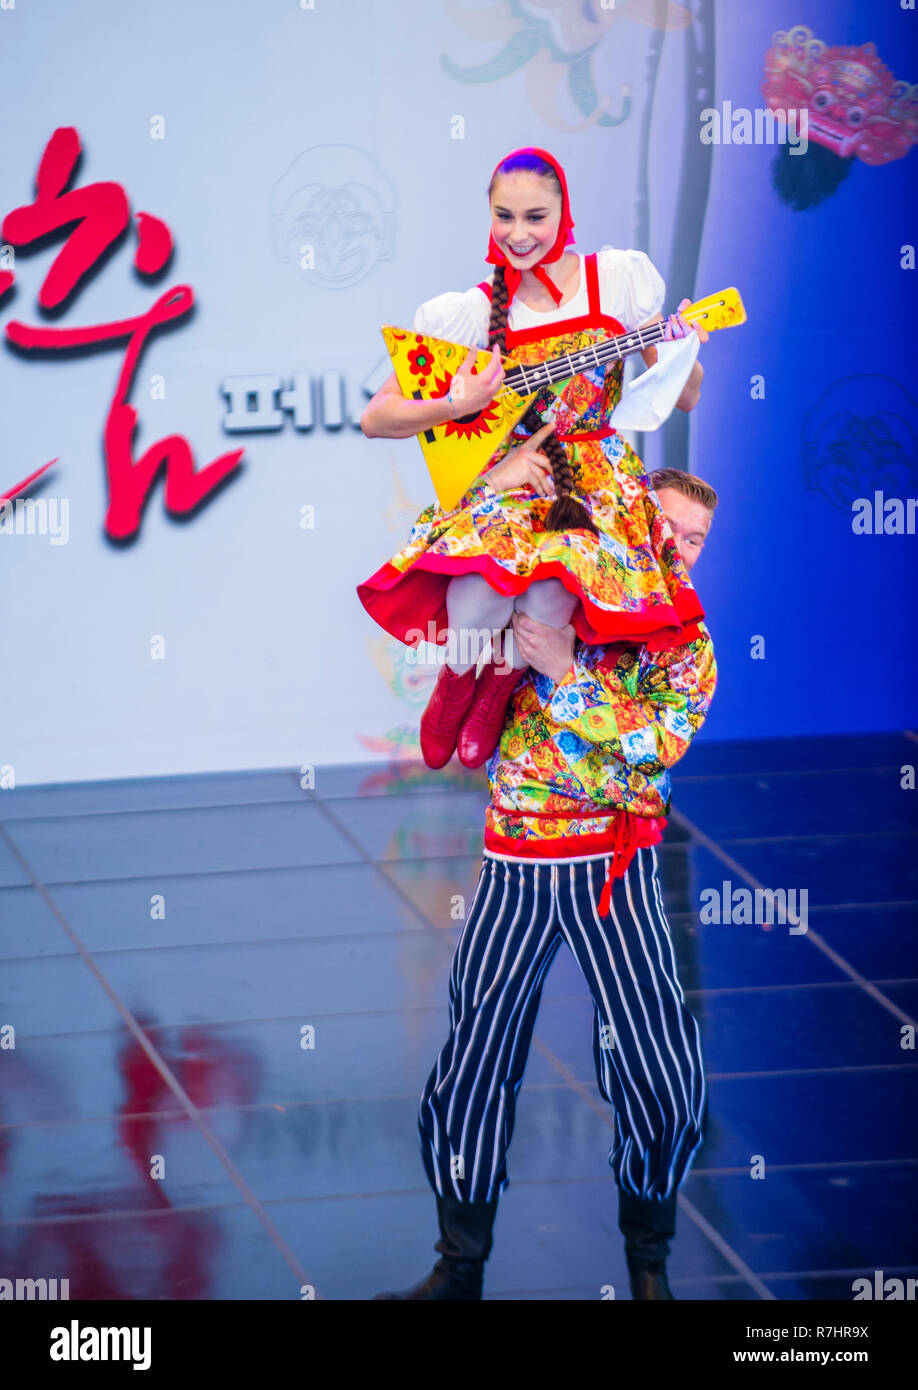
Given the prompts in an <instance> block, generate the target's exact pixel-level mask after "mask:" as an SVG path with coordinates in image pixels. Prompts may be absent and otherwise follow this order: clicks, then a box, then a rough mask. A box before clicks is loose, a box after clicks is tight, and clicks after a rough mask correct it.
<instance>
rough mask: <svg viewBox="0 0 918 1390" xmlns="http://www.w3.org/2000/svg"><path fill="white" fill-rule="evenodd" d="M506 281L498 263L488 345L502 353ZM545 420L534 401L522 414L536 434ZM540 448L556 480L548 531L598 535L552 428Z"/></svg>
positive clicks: (493, 285)
mask: <svg viewBox="0 0 918 1390" xmlns="http://www.w3.org/2000/svg"><path fill="white" fill-rule="evenodd" d="M507 299H508V294H507V282H506V279H505V276H504V267H503V266H502V265H499V266H496V267H495V269H494V282H493V284H492V287H491V318H490V322H489V324H488V347H489V348H493V347H494V344H495V343H497V344H498V345H499V347H500V351H501V356H502V357H503V356H504V355H505V354H506V351H507ZM543 424H544V421H543V420H542V416H541V414H540V412H539V411H538V410H537V409H536V408H535V406H534V405H532V406H530V407H529V409H528V410H527V412H526V414H525V415H524V416H523V425H524V426H525V428H526V429H528V430H529V433H530V434H535V432H536V430H538V429H540V428H541V426H542V425H543ZM539 448H540V450H541V451H542V452H543V453H545V454H546V455H547V457H548V461H549V463H550V464H551V474H552V478H553V479H554V483H555V500H554V502H552V504H551V506H550V507H549V509H548V513H547V515H546V517H545V529H546V531H577V530H587V531H592V532H593V534H594V535H596V536H598V535H599V532H598V530H597V529H596V526H595V525H594V524H593V522H592V520H591V519H590V514H589V512H588V511H587V510H586V508H585V507H584V506H583V505H582V504H581V503H580V502H578V501H577V499H576V498H575V497H572V496H571V493H572V492H573V491H574V488H575V487H576V485H577V483H576V480H575V477H574V467H573V465H572V463H571V460H570V459H569V458H568V456H567V451H566V450H565V448H564V445H563V444H562V442H561V440H560V439H559V438H558V436H557V435H556V434H555V432H554V430H552V432H551V434H549V435H547V436H546V438H545V439H543V440H542V443H541V444H540V445H539Z"/></svg>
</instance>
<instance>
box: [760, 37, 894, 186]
mask: <svg viewBox="0 0 918 1390" xmlns="http://www.w3.org/2000/svg"><path fill="white" fill-rule="evenodd" d="M762 94H763V96H764V97H765V101H766V103H767V105H768V106H769V107H770V108H771V110H772V111H774V112H776V113H778V112H780V113H783V114H784V115H785V116H786V117H788V118H789V115H790V113H792V112H801V111H806V113H807V125H808V140H809V146H808V148H807V151H806V153H805V154H803V155H801V156H799V157H798V158H790V157H789V151H788V148H787V146H784V147H783V148H782V149H781V150H779V152H778V155H777V157H776V160H775V165H774V172H773V175H772V181H773V183H774V186H775V189H776V190H777V193H778V195H779V197H781V199H782V200H783V201H784V202H786V203H788V204H789V205H790V206H791V207H792V208H794V209H795V210H796V211H798V212H799V211H802V210H803V209H805V208H809V207H814V206H815V205H816V204H817V203H821V202H823V201H824V200H825V199H826V198H828V197H829V196H830V195H831V194H832V193H834V192H835V189H836V188H837V187H838V185H839V184H840V183H841V181H842V179H844V178H846V177H847V175H848V173H849V172H850V170H851V166H852V163H853V161H854V160H855V159H859V160H861V161H862V163H864V164H873V165H882V164H889V163H891V162H892V161H893V160H895V159H902V158H903V157H904V156H905V155H907V154H908V152H909V150H910V149H911V148H912V146H913V145H914V144H915V143H916V141H918V87H916V86H915V85H912V84H910V83H908V82H901V81H897V80H896V79H895V77H894V76H893V74H892V73H891V72H890V70H889V68H888V67H886V65H885V64H884V63H883V62H882V61H881V59H880V57H879V55H878V53H877V49H876V44H873V43H865V44H861V46H860V47H859V48H855V47H838V48H829V47H827V45H826V44H825V43H823V42H822V40H821V39H817V38H814V37H813V31H812V30H811V29H808V28H807V27H806V25H805V24H798V25H797V26H796V27H795V28H793V29H790V30H787V31H786V32H785V31H784V30H780V31H779V32H778V33H776V34H774V35H773V37H772V46H771V48H770V49H769V50H768V52H767V54H766V55H765V80H764V82H763V83H762Z"/></svg>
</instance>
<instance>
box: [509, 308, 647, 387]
mask: <svg viewBox="0 0 918 1390" xmlns="http://www.w3.org/2000/svg"><path fill="white" fill-rule="evenodd" d="M666 328H667V324H666V320H665V319H663V320H662V321H661V322H660V323H652V324H651V325H650V327H649V328H634V329H632V331H631V332H630V333H619V334H618V336H617V337H615V338H607V339H606V340H605V342H602V343H594V344H593V345H592V346H591V347H587V348H580V349H579V350H578V351H577V352H568V353H565V354H564V355H563V356H561V357H552V358H551V359H550V360H549V361H547V362H534V363H533V364H532V366H530V367H512V368H511V369H510V371H509V372H507V374H506V376H505V377H504V381H503V384H504V386H505V387H506V386H509V387H510V389H511V390H512V391H516V392H517V394H518V395H520V396H531V395H532V394H533V392H534V391H538V390H540V389H541V387H543V386H550V385H551V383H552V382H553V381H566V380H567V378H568V377H572V376H576V375H577V373H578V372H582V371H584V369H585V368H587V367H601V366H602V365H603V364H604V363H606V362H620V361H621V360H622V359H623V358H625V357H628V356H629V355H630V354H631V353H632V352H641V351H642V350H643V349H644V348H648V347H652V346H653V345H654V344H655V343H662V342H663V340H664V338H665V336H666ZM509 356H511V357H512V356H513V353H512V351H511V352H510V353H509Z"/></svg>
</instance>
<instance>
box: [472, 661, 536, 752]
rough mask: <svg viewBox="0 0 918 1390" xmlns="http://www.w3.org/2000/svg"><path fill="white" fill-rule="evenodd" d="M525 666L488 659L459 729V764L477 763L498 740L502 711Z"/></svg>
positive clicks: (508, 701)
mask: <svg viewBox="0 0 918 1390" xmlns="http://www.w3.org/2000/svg"><path fill="white" fill-rule="evenodd" d="M524 669H525V667H523V668H520V667H517V666H511V667H510V670H509V672H507V674H503V673H504V672H505V671H506V667H505V666H504V664H503V663H501V665H500V666H495V665H494V662H493V661H490V662H488V665H487V666H486V667H485V668H484V670H483V671H482V673H481V676H480V677H479V680H478V685H477V686H476V687H475V700H474V703H473V705H472V708H471V709H470V710H469V712H468V714H467V715H466V717H465V722H464V724H463V725H462V728H461V729H460V730H459V743H458V749H459V761H460V762H461V763H462V766H463V767H481V764H482V763H483V762H486V761H487V759H488V758H490V756H491V754H492V753H493V752H494V749H495V748H496V747H497V744H498V742H499V740H500V731H501V729H502V728H503V727H504V715H505V714H506V712H507V706H508V705H509V703H510V698H511V696H512V695H513V692H514V690H515V689H516V686H517V683H518V681H519V678H520V676H521V675H522V674H523V670H524Z"/></svg>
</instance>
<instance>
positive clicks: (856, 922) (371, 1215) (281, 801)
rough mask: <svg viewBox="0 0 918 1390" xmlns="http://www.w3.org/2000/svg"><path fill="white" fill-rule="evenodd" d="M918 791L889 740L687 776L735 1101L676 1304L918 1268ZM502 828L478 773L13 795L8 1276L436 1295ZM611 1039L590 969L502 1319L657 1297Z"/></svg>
mask: <svg viewBox="0 0 918 1390" xmlns="http://www.w3.org/2000/svg"><path fill="white" fill-rule="evenodd" d="M915 764H918V738H916V737H915V736H914V735H912V734H903V735H898V734H877V735H871V736H867V735H864V736H851V737H840V738H827V739H821V740H813V739H800V740H775V741H762V742H757V743H741V744H737V743H732V744H715V743H712V744H705V743H704V742H700V743H699V744H698V745H697V746H696V747H695V748H693V749H692V750H691V751H690V753H689V755H688V757H687V758H686V759H685V760H684V762H683V763H681V764H680V765H679V767H678V768H677V769H676V775H675V776H674V779H673V813H672V818H671V821H670V825H669V828H668V831H667V835H666V840H665V844H664V847H663V850H662V853H661V865H662V869H661V876H662V882H663V889H664V898H665V901H666V906H667V911H668V914H669V919H670V923H671V926H672V929H673V936H674V940H675V945H676V952H677V959H678V961H679V966H680V971H681V980H682V985H683V988H684V989H685V991H686V995H687V998H688V1001H689V1003H690V1005H691V1007H692V1009H693V1011H694V1012H695V1014H696V1016H697V1018H698V1020H699V1023H700V1026H701V1031H702V1048H703V1054H704V1059H705V1067H706V1075H707V1080H708V1090H709V1115H708V1123H707V1138H706V1141H705V1145H704V1147H703V1148H702V1149H701V1151H700V1152H699V1155H698V1157H697V1159H696V1162H695V1165H694V1168H693V1170H692V1172H691V1174H690V1176H689V1177H688V1179H687V1181H686V1183H685V1185H684V1186H683V1188H682V1190H681V1194H680V1215H679V1224H678V1230H677V1235H676V1241H675V1244H674V1248H673V1254H672V1256H671V1258H670V1262H669V1270H670V1280H671V1284H672V1287H673V1292H674V1294H675V1296H676V1298H677V1299H705V1300H711V1299H816V1298H829V1299H838V1300H842V1301H847V1300H851V1298H852V1284H853V1281H854V1280H855V1279H858V1278H864V1277H866V1278H868V1279H870V1281H871V1283H873V1282H874V1280H875V1276H876V1271H882V1274H881V1279H882V1278H890V1277H899V1278H903V1279H904V1278H907V1277H909V1276H911V1277H914V1276H915V1274H916V1266H918V1236H916V1230H915V1211H916V1210H918V1181H916V1179H918V1145H916V1115H918V1068H916V1055H918V1054H916V1051H915V1050H914V1047H913V1048H912V1049H911V1050H909V1049H907V1048H905V1047H903V1045H902V1044H903V1036H904V1035H903V1031H902V1030H903V1028H906V1027H907V1026H908V1024H909V1021H910V1020H915V1019H916V1018H918V952H916V945H915V939H916V938H915V927H916V919H918V911H916V905H918V833H916V832H918V816H916V811H915V807H916V804H918V801H916V798H918V791H910V790H905V789H903V788H902V786H901V771H900V770H901V769H902V768H903V766H906V765H915ZM486 802H487V785H486V782H485V779H484V774H483V772H481V773H476V774H468V773H465V772H464V771H463V770H462V769H461V768H460V767H459V766H458V764H455V763H454V764H451V766H450V767H449V768H447V769H444V770H443V771H442V772H438V773H432V772H429V771H428V770H427V769H426V768H424V767H423V766H419V765H418V764H416V763H393V764H383V763H374V764H372V765H371V766H363V767H356V766H350V767H341V768H319V769H318V770H317V773H316V785H315V788H314V789H313V790H310V789H308V788H307V789H305V790H304V789H303V788H301V786H300V784H299V779H298V774H296V773H294V772H292V771H287V772H283V771H278V772H264V773H250V774H230V775H224V776H200V777H179V778H161V779H150V780H143V781H133V782H108V783H82V784H71V785H67V786H61V787H42V788H24V789H20V790H15V791H6V792H3V793H0V815H2V817H3V821H2V830H0V922H2V933H0V957H2V959H0V1030H3V1031H0V1278H10V1279H13V1278H34V1279H39V1278H46V1279H63V1278H67V1279H69V1281H70V1286H69V1287H70V1297H71V1299H99V1298H131V1299H140V1298H157V1299H297V1298H299V1297H301V1290H302V1289H304V1287H307V1286H309V1287H311V1288H312V1289H314V1290H315V1295H316V1296H317V1297H319V1298H328V1299H365V1298H369V1297H370V1296H371V1295H372V1294H373V1293H374V1292H376V1291H378V1290H380V1289H384V1288H390V1289H391V1288H401V1287H404V1286H405V1285H407V1284H409V1283H413V1282H414V1281H415V1280H416V1279H418V1278H420V1277H422V1276H423V1275H424V1274H425V1273H426V1272H427V1270H428V1269H429V1268H430V1266H431V1264H432V1262H433V1260H434V1259H435V1254H434V1252H433V1248H432V1247H433V1242H434V1240H435V1239H436V1236H437V1231H436V1218H435V1209H434V1202H433V1197H432V1194H431V1192H430V1190H429V1188H428V1187H427V1183H426V1179H425V1177H424V1173H423V1169H422V1166H421V1160H420V1154H419V1148H418V1138H417V1129H416V1114H417V1103H418V1095H419V1092H420V1090H421V1087H422V1086H423V1083H424V1081H425V1079H426V1077H427V1074H428V1072H429V1070H430V1068H431V1066H432V1065H433V1063H434V1061H435V1059H436V1056H437V1052H438V1051H439V1048H440V1046H441V1044H442V1043H443V1041H444V1039H445V1036H446V1030H447V1016H446V994H447V976H448V971H449V965H450V960H451V955H452V950H453V947H454V945H455V942H456V940H457V939H458V934H459V930H460V925H461V923H460V920H459V919H458V918H457V916H456V915H455V914H456V913H460V915H461V903H459V901H458V900H459V899H460V898H464V899H465V903H466V905H468V904H470V903H471V899H472V895H473V893H474V888H475V884H476V882H477V878H478V872H479V868H480V864H481V843H482V823H483V813H484V807H485V805H486ZM725 883H726V884H727V885H728V888H727V890H726V898H727V899H728V900H730V901H735V902H736V903H737V904H738V903H739V901H740V899H739V898H737V899H735V900H734V899H733V893H734V892H735V891H736V890H743V889H749V890H750V893H753V892H754V890H755V889H756V888H763V887H768V888H774V889H785V890H790V891H794V892H797V893H798V894H799V893H800V892H802V891H805V892H806V895H807V900H806V903H807V912H806V923H807V926H808V929H807V930H806V931H804V932H801V931H799V930H797V931H796V932H795V931H792V930H791V929H790V927H791V924H790V923H786V924H780V923H775V924H772V925H769V924H767V923H763V924H760V925H755V924H744V923H742V922H740V921H734V922H728V923H723V922H707V923H706V924H704V925H702V924H701V923H700V921H699V910H700V905H701V902H702V898H701V894H702V893H703V892H706V891H707V890H711V889H716V890H717V900H718V902H719V903H721V904H722V903H723V902H724V900H725V899H724V891H725V890H724V889H723V885H724V884H725ZM712 897H713V895H709V897H708V899H706V900H705V901H707V902H711V900H712ZM798 903H799V898H798ZM709 915H711V912H710V910H709ZM591 1022H592V1008H591V1004H590V1000H589V996H588V994H587V992H586V988H585V985H584V982H583V979H582V977H581V976H580V974H579V972H578V970H577V968H576V966H575V964H574V962H573V958H572V957H571V955H570V953H569V951H568V950H567V948H566V947H562V949H561V951H560V952H559V954H558V957H557V959H556V962H555V964H554V966H553V967H552V969H551V971H550V973H549V976H548V979H547V982H546V986H545V991H544V996H543V1004H542V1009H541V1011H540V1014H539V1019H538V1022H537V1024H536V1035H535V1040H534V1043H533V1048H532V1052H531V1055H530V1059H529V1065H528V1069H527V1072H526V1077H525V1080H524V1082H523V1086H522V1089H521V1091H520V1093H519V1100H518V1110H517V1124H516V1130H515V1134H514V1137H513V1142H512V1144H511V1147H510V1151H509V1156H508V1172H509V1177H510V1186H509V1188H508V1189H507V1191H506V1193H505V1194H504V1196H503V1198H502V1201H501V1206H500V1210H499V1212H498V1217H497V1222H496V1226H495V1240H494V1250H493V1254H492V1256H491V1259H490V1260H489V1262H488V1266H487V1271H486V1280H485V1296H486V1298H489V1299H521V1300H528V1299H599V1298H601V1297H603V1293H602V1290H603V1289H604V1288H606V1289H607V1288H608V1286H609V1285H611V1286H612V1287H613V1288H614V1290H615V1297H616V1298H628V1297H629V1293H628V1282H627V1276H626V1271H625V1262H624V1254H623V1250H622V1238H621V1236H620V1234H619V1232H618V1227H617V1211H616V1201H615V1188H614V1183H613V1180H612V1177H611V1173H610V1170H609V1168H608V1150H609V1145H610V1140H611V1129H610V1118H611V1112H610V1110H609V1108H608V1106H607V1105H606V1104H605V1103H604V1102H603V1100H602V1099H601V1097H600V1095H599V1092H598V1090H597V1087H596V1082H595V1077H594V1073H593V1061H592V1054H591V1049H590V1028H591ZM309 1027H311V1028H312V1029H314V1036H311V1035H310V1034H309V1033H308V1032H306V1033H305V1034H304V1032H303V1029H304V1028H309ZM11 1028H12V1029H14V1030H15V1032H14V1034H13V1033H11V1031H10V1029H11ZM905 1038H906V1041H907V1035H905ZM11 1042H14V1044H15V1045H14V1046H11V1045H10V1044H11ZM310 1044H312V1045H310ZM754 1169H756V1170H757V1171H760V1172H763V1173H764V1176H763V1177H758V1178H755V1177H753V1176H752V1172H753V1170H754ZM151 1174H156V1176H151ZM606 1296H608V1294H606Z"/></svg>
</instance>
